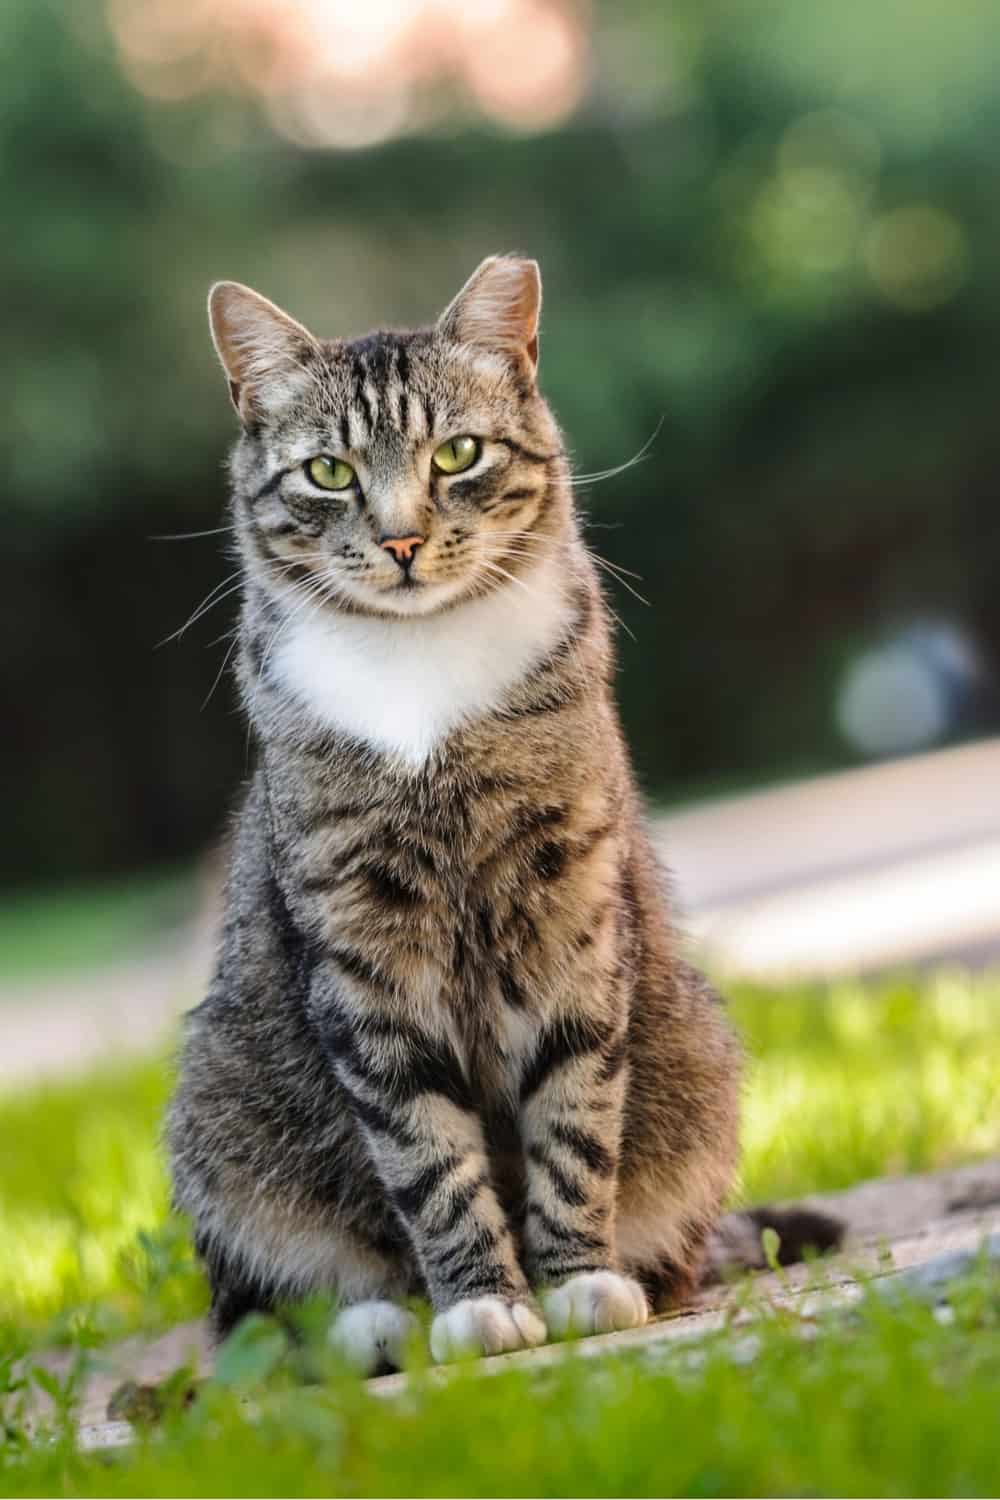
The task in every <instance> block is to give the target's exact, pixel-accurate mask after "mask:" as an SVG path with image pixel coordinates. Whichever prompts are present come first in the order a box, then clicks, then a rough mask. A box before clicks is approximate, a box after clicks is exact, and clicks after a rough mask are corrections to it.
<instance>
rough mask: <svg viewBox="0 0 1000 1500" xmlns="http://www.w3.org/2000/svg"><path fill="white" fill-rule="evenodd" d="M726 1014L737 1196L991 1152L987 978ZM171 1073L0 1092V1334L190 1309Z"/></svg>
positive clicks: (155, 1068)
mask: <svg viewBox="0 0 1000 1500" xmlns="http://www.w3.org/2000/svg"><path fill="white" fill-rule="evenodd" d="M732 1010H733V1014H734V1016H735V1018H736V1020H737V1023H738V1024H739V1026H740V1028H741V1030H742V1032H743V1034H744V1036H745V1038H746V1041H747V1045H748V1048H749V1051H750V1055H751V1061H750V1067H749V1075H748V1084H747V1089H746V1098H745V1123H744V1160H743V1173H742V1176H743V1183H742V1196H743V1198H744V1199H745V1200H747V1201H753V1202H760V1201H762V1200H765V1199H773V1198H778V1197H791V1196H794V1195H795V1194H797V1193H804V1192H816V1191H823V1190H826V1189H831V1188H838V1187H846V1186H848V1185H849V1184H850V1183H852V1182H856V1181H858V1180H860V1179H862V1178H865V1177H874V1176H879V1175H882V1174H884V1173H889V1172H906V1171H920V1170H924V1169H927V1168H931V1167H938V1166H944V1165H947V1164H948V1163H951V1162H955V1161H962V1160H970V1159H972V1158H974V1157H976V1156H986V1155H989V1154H990V1153H993V1152H997V1151H1000V1111H998V1109H997V1107H996V1100H997V1098H998V1097H1000V981H998V980H996V979H988V980H984V979H977V978H974V977H969V976H962V975H959V974H955V975H949V974H941V975H939V976H936V977H934V978H931V979H925V980H922V981H916V980H913V981H902V980H900V981H895V982H892V983H884V984H881V985H879V986H873V987H862V986H859V985H839V986H835V987H833V988H828V989H824V988H815V989H811V990H808V989H794V990H787V991H778V992H769V991H764V990H751V989H745V988H744V989H739V990H737V991H736V992H735V993H734V995H733V997H732ZM169 1087H170V1083H169V1070H168V1067H167V1065H166V1063H165V1062H164V1061H156V1062H147V1063H144V1064H142V1065H141V1066H135V1065H130V1066H129V1067H127V1068H123V1069H119V1070H116V1071H108V1072H106V1073H103V1074H99V1075H96V1076H93V1077H89V1078H86V1079H83V1080H81V1081H78V1082H71V1083H59V1084H56V1085H54V1086H52V1087H48V1088H45V1089H33V1090H31V1091H30V1092H26V1093H23V1094H14V1095H9V1096H7V1097H6V1098H4V1097H0V1139H2V1140H4V1141H5V1142H6V1143H8V1144H7V1147H6V1149H5V1150H4V1151H3V1152H2V1153H0V1243H2V1244H3V1250H4V1253H3V1255H2V1256H0V1330H2V1329H3V1328H4V1327H6V1328H7V1329H12V1328H28V1329H32V1330H34V1331H36V1332H38V1333H41V1332H42V1331H44V1330H47V1331H48V1333H49V1335H50V1336H54V1337H58V1336H60V1335H61V1334H62V1333H64V1332H65V1331H66V1329H67V1328H68V1327H71V1326H80V1325H81V1324H85V1325H86V1326H88V1327H90V1328H91V1329H92V1330H93V1332H94V1333H95V1334H100V1333H106V1334H108V1335H110V1334H114V1333H120V1332H123V1331H129V1330H131V1329H134V1328H139V1327H146V1328H151V1327H158V1326H161V1325H163V1324H164V1323H166V1322H170V1321H172V1320H175V1319H176V1318H178V1317H181V1316H186V1315H194V1314H196V1313H197V1312H200V1311H201V1310H202V1308H203V1306H204V1288H203V1286H202V1284H201V1281H200V1278H199V1276H198V1275H197V1273H196V1272H195V1271H194V1269H193V1267H192V1263H191V1258H190V1252H189V1249H188V1246H187V1241H186V1238H185V1237H184V1235H183V1233H182V1232H181V1231H180V1230H179V1229H178V1227H177V1226H175V1225H173V1224H171V1222H170V1220H169V1217H168V1213H167V1186H166V1178H165V1173H164V1169H163V1162H162V1156H161V1153H160V1149H159V1142H158V1134H159V1126H160V1120H161V1118H162V1114H163V1107H164V1103H165V1100H166V1098H167V1093H168V1090H169ZM140 1232H142V1233H143V1236H144V1238H143V1241H142V1242H141V1243H140V1242H138V1241H137V1235H138V1234H139V1233H140Z"/></svg>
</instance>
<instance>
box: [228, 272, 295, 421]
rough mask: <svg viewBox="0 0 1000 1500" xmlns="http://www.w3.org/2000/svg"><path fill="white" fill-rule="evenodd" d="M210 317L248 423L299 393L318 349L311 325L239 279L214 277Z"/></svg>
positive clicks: (232, 393) (241, 412) (238, 407)
mask: <svg viewBox="0 0 1000 1500" xmlns="http://www.w3.org/2000/svg"><path fill="white" fill-rule="evenodd" d="M208 321H209V326H210V327H211V330H212V342H213V343H214V344H215V352H216V353H217V354H218V356H219V359H220V360H221V361H222V368H223V369H224V370H225V372H226V377H227V379H228V381H229V394H230V397H231V398H232V402H233V405H234V406H235V408H236V411H237V413H238V414H239V418H240V421H241V422H243V423H245V424H249V423H251V422H253V421H255V420H257V419H258V418H260V417H262V416H265V415H266V414H267V412H268V411H269V410H274V409H277V408H278V407H280V406H282V405H284V404H285V403H286V402H287V401H288V399H289V397H291V396H293V395H294V394H295V392H296V390H297V389H298V388H300V387H301V385H302V384H303V379H304V371H305V367H306V366H307V365H308V364H309V362H310V361H311V359H312V358H313V356H314V355H315V354H316V352H317V350H318V349H319V345H318V344H317V342H316V340H315V339H314V338H313V336H312V334H311V333H310V332H309V330H308V329H307V328H303V326H302V324H301V323H296V321H295V319H294V318H290V317H289V315H288V314H287V313H286V312H282V310H281V308H280V307H276V306H275V305H274V303H273V302H269V301H268V300H267V298H266V297H262V296H261V295H260V293H259V292H254V291H251V289H250V287H248V286H241V285H240V283H239V282H238V281H217V282H216V283H215V285H214V286H213V288H212V290H211V291H210V292H209V294H208Z"/></svg>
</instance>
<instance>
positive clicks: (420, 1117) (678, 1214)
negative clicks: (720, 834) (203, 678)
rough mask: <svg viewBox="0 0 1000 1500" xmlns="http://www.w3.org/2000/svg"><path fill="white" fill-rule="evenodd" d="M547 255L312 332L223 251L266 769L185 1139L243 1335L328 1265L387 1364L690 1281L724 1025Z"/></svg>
mask: <svg viewBox="0 0 1000 1500" xmlns="http://www.w3.org/2000/svg"><path fill="white" fill-rule="evenodd" d="M539 306H540V281H539V274H538V268H537V266H536V265H535V263H534V262H533V261H530V260H522V259H516V258H512V257H495V258H491V259H489V260H486V261H484V263H483V264H482V265H481V266H480V267H479V269H478V270H477V271H476V272H475V274H474V275H473V276H472V277H471V279H470V280H469V281H468V282H467V284H466V285H465V286H464V287H463V289H462V290H461V291H460V292H459V294H458V296H457V297H456V298H455V300H454V301H453V302H452V303H451V305H450V306H449V307H448V308H447V309H446V311H445V312H444V313H443V314H442V316H441V317H440V318H439V320H438V322H437V323H436V324H435V326H434V327H432V328H427V329H422V330H419V331H417V332H406V333H401V332H392V333H374V334H370V335H369V336H368V337H366V338H362V339H358V340H355V341H353V342H341V341H339V340H327V339H319V338H315V337H314V336H313V335H312V334H311V333H309V332H308V331H307V330H306V329H305V328H304V327H302V326H301V324H299V323H297V322H295V321H294V320H293V319H292V318H291V317H289V316H288V315H287V314H286V313H284V312H281V311H280V310H279V309H278V308H277V307H275V306H274V305H273V304H272V303H270V302H268V301H267V300H266V299H265V298H263V297H261V296H259V295H257V294H256V293H255V292H252V291H250V290H249V289H248V288H246V287H243V286H240V285H237V284H236V283H234V282H223V283H221V284H220V285H217V286H215V287H214V288H213V289H212V292H211V295H210V298H209V313H210V319H211V327H212V333H213V337H214V340H215V346H216V349H217V351H218V353H219V357H220V359H221V361H222V364H223V366H224V368H225V372H226V375H227V378H228V381H229V389H230V392H231V395H232V400H233V404H234V405H235V407H236V410H237V412H238V414H239V418H240V423H241V433H240V437H239V441H238V442H237V444H236V448H235V451H234V454H233V458H232V465H231V474H232V490H233V521H234V526H235V532H236V537H237V541H238V548H239V557H240V561H241V566H242V570H243V577H244V597H243V607H242V621H241V626H240V653H239V678H240V683H241V687H242V693H243V699H244V702H245V705H246V709H247V713H248V715H249V717H250V721H251V724H252V726H253V729H254V731H255V734H256V738H257V741H258V742H259V751H260V754H259V766H258V768H257V771H256V774H255V775H254V777H253V780H252V782H251V785H250V787H249V791H248V794H247V796H246V800H245V803H244V805H243V809H242V812H241V813H240V815H239V819H238V825H237V828H236V831H235V836H234V843H233V852H232V860H231V873H230V877H229V883H228V895H227V905H226V916H225V922H224V927H223V933H222V940H221V951H220V956H219V961H218V967H217V970H216V973H215V977H214V980H213V982H212V985H211V988H210V991H209V994H208V998H207V999H206V1000H205V1001H204V1002H203V1004H201V1005H200V1006H198V1008H197V1009H196V1010H194V1011H193V1012H192V1013H191V1014H190V1015H189V1017H188V1018H187V1024H186V1036H185V1042H184V1047H183V1057H182V1065H181V1076H180V1083H179V1086H178V1089H177V1093H176V1097H175V1098H174V1101H173V1105H172V1108H171V1112H170V1118H169V1126H168V1136H169V1147H170V1152H171V1155H172V1160H173V1172H174V1182H175V1197H176V1202H177V1204H178V1206H179V1207H180V1208H181V1209H183V1210H185V1211H186V1212H187V1213H188V1214H189V1215H190V1216H191V1218H192V1220H193V1222H194V1227H195V1234H196V1243H197V1247H198V1250H199V1253H200V1255H201V1256H202V1258H203V1260H204V1263H205V1266H206V1268H207V1271H208V1275H209V1278H210V1281H211V1286H212V1295H213V1308H214V1320H215V1325H216V1328H217V1330H218V1331H219V1333H223V1332H225V1331H226V1330H227V1329H228V1328H229V1327H231V1326H232V1324H233V1323H234V1322H235V1321H236V1320H237V1319H239V1318H240V1317H241V1316H242V1315H243V1314H245V1313H246V1312H248V1311H249V1310H252V1309H269V1308H273V1307H275V1306H278V1305H280V1304H282V1303H285V1302H288V1301H290V1300H292V1299H295V1298H299V1297H302V1296H304V1295H306V1294H308V1293H311V1292H314V1291H329V1292H333V1293H336V1295H337V1298H338V1301H339V1306H340V1308H341V1311H340V1313H339V1315H338V1318H337V1321H336V1323H335V1325H334V1328H333V1330H332V1336H333V1337H334V1339H335V1341H336V1342H337V1343H338V1344H339V1345H340V1347H341V1348H342V1349H343V1350H344V1351H345V1353H346V1354H347V1355H348V1356H349V1357H350V1358H351V1359H352V1360H353V1361H354V1362H355V1363H356V1364H357V1365H358V1366H359V1367H360V1368H363V1369H366V1370H371V1369H375V1368H377V1367H380V1366H387V1365H394V1364H398V1362H399V1360H400V1357H401V1353H402V1350H403V1347H404V1345H405V1344H406V1342H407V1340H408V1339H409V1338H410V1337H411V1336H412V1334H413V1328H414V1322H413V1318H412V1315H411V1314H410V1313H409V1312H408V1311H406V1310H405V1308H404V1306H403V1303H404V1301H405V1299H407V1298H410V1297H412V1296H413V1295H415V1294H417V1295H422V1296H427V1297H429V1298H430V1301H431V1303H432V1306H433V1311H434V1319H433V1324H432V1326H431V1334H430V1344H431V1351H432V1354H433V1356H434V1357H435V1358H436V1359H439V1360H445V1359H448V1358H450V1357H453V1356H455V1355H456V1354H457V1353H459V1352H460V1351H464V1350H473V1351H479V1352H485V1353H496V1352H499V1351H501V1350H509V1349H518V1348H521V1347H523V1346H525V1345H533V1344H538V1343H540V1342H541V1341H542V1340H544V1339H545V1338H546V1335H547V1334H548V1335H561V1334H563V1333H565V1332H566V1331H567V1330H575V1331H576V1332H577V1333H579V1334H589V1333H593V1332H595V1331H604V1330H611V1329H622V1328H631V1327H634V1326H636V1325H638V1324H641V1323H643V1322H645V1320H646V1319H647V1317H648V1316H649V1314H650V1312H651V1310H654V1309H656V1308H659V1307H661V1306H663V1305H666V1304H667V1303H669V1302H671V1301H673V1300H676V1299H678V1298H682V1297H684V1296H685V1294H687V1293H688V1292H689V1291H690V1290H691V1288H692V1287H693V1286H694V1284H695V1283H696V1280H697V1278H698V1276H699V1272H700V1268H701V1265H702V1262H703V1259H704V1256H705V1252H706V1246H707V1244H708V1241H709V1237H710V1236H711V1234H712V1231H713V1227H714V1225H715V1223H716V1220H717V1217H718V1215H719V1211H720V1205H721V1203H722V1200H723V1198H724V1197H725V1195H726V1192H727V1190H728V1189H729V1187H730V1184H731V1182H732V1178H733V1173H734V1167H735V1162H736V1154H737V1117H738V1094H739V1084H740V1053H739V1049H738V1046H737V1044H736V1041H735V1040H734V1037H733V1034H732V1032H731V1030H730V1028H729V1025H728V1024H727V1021H726V1017H725V1014H724V1012H723V1009H722V1007H721V1005H720V1003H719V1000H718V998H717V996H716V995H715V994H714V993H713V992H712V990H711V989H710V987H709V985H708V984H707V983H706V982H705V980H704V979H703V978H701V976H700V975H699V974H697V973H696V972H695V971H694V970H693V969H692V968H690V967H689V966H688V964H687V963H685V961H684V960H683V958H682V957H681V956H680V953H679V951H678V944H677V940H676V938H675V936H674V933H673V931H672V929H671V924H670V918H669V914H668V902H667V896H666V892H665V889H664V882H663V880H662V878H661V875H660V873H659V871H658V869H657V867H656V863H655V861H654V858H653V855H652V853H651V850H650V845H649V842H648V839H647V836H646V833H645V832H644V830H643V824H642V815H641V810H640V805H639V798H638V795H637V792H636V787H635V782H634V779H633V776H632V772H631V769H630V765H629V756H628V751H627V749H626V746H625V743H624V740H623V738H622V733H621V729H620V727H619V722H618V716H617V712H616V709H615V705H614V700H613V693H612V685H613V676H614V656H613V650H612V642H611V635H610V631H609V625H608V611H607V609H606V606H605V604H604V600H603V598H602V593H601V588H600V586H599V584H598V579H597V575H596V572H595V569H594V565H593V563H592V561H591V558H590V556H589V554H588V551H587V548H586V547H585V546H584V544H583V541H582V540H581V534H580V524H579V520H578V518H577V515H576V514H575V511H574V506H573V490H572V482H571V478H570V466H569V462H568V459H567V455H566V451H565V448H564V446H563V439H562V437H561V435H560V432H559V428H558V427H557V425H556V422H555V420H554V418H553V415H552V413H551V411H550V410H549V408H548V406H547V405H546V403H545V400H544V399H543V397H542V396H541V394H540V392H539V389H538V384H537V379H536V366H537V360H538V315H539Z"/></svg>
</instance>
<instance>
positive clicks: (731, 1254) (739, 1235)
mask: <svg viewBox="0 0 1000 1500" xmlns="http://www.w3.org/2000/svg"><path fill="white" fill-rule="evenodd" d="M766 1229H772V1230H773V1231H774V1233H775V1234H776V1235H777V1237H778V1241H777V1249H776V1252H775V1253H776V1258H777V1261H778V1264H779V1265H782V1266H791V1265H795V1264H796V1262H798V1261H802V1260H807V1259H808V1258H809V1257H810V1256H812V1255H822V1254H824V1253H825V1252H826V1251H828V1250H839V1248H840V1246H841V1245H842V1244H843V1242H844V1236H845V1234H846V1233H847V1225H846V1223H845V1222H844V1220H843V1219H837V1218H835V1217H834V1216H833V1215H832V1214H827V1213H823V1212H822V1211H821V1210H819V1209H815V1208H808V1207H805V1206H804V1205H797V1204H789V1205H786V1206H785V1207H783V1208H771V1207H768V1206H765V1207H763V1208H747V1209H741V1210H738V1211H737V1212H735V1213H730V1214H725V1215H724V1216H723V1218H722V1219H720V1220H719V1223H718V1225H717V1226H716V1230H715V1233H714V1234H713V1236H712V1238H711V1240H710V1242H709V1246H708V1254H707V1256H706V1258H705V1264H704V1269H703V1271H702V1276H701V1281H702V1285H706V1284H708V1283H711V1282H713V1281H719V1280H721V1279H722V1278H724V1277H726V1276H728V1275H732V1274H733V1273H734V1272H736V1271H763V1270H765V1269H766V1268H767V1266H768V1263H769V1257H768V1254H767V1253H766V1251H765V1249H764V1231H765V1230H766Z"/></svg>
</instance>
